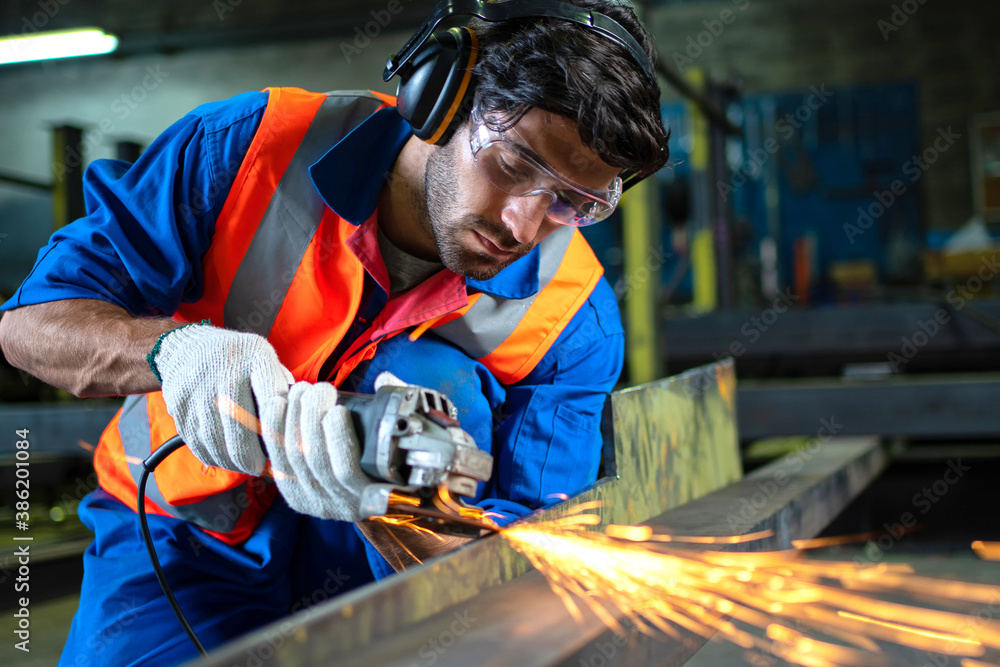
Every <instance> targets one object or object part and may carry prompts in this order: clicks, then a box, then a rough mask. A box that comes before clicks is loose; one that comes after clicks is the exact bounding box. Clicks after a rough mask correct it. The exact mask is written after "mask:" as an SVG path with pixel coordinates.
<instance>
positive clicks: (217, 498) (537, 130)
mask: <svg viewBox="0 0 1000 667" xmlns="http://www.w3.org/2000/svg"><path fill="white" fill-rule="evenodd" d="M529 5H530V7H531V8H534V9H535V12H534V14H535V15H527V16H520V17H517V16H516V12H513V13H511V14H510V15H508V16H506V18H507V20H500V21H497V20H495V19H496V18H497V16H493V17H492V18H491V19H490V21H472V22H470V19H469V17H468V16H464V17H454V16H452V17H447V19H446V20H445V21H444V22H443V23H441V25H440V26H439V27H438V28H437V29H436V30H435V31H434V34H433V36H432V37H430V38H429V39H426V40H425V41H424V42H423V43H422V45H421V44H418V46H420V49H419V50H418V51H417V52H416V53H407V52H406V49H404V53H402V54H400V58H398V59H397V61H396V62H395V63H390V69H392V68H395V70H397V71H398V74H399V76H401V77H403V80H404V84H403V86H402V87H401V89H400V94H399V101H398V107H396V106H393V101H392V100H390V99H385V98H384V97H383V96H380V95H373V94H367V93H365V94H362V93H350V94H348V93H335V94H329V95H325V94H314V93H307V92H305V91H301V90H297V89H269V90H267V91H264V92H260V93H248V94H244V95H239V96H237V97H235V98H233V99H230V100H227V101H224V102H219V103H212V104H207V105H204V106H201V107H199V108H198V109H196V110H194V111H193V112H192V113H190V114H189V115H187V116H185V117H184V118H183V119H181V120H180V121H178V122H177V123H175V124H174V125H173V126H171V127H170V128H169V129H168V130H166V131H165V132H164V133H163V134H162V135H161V136H160V137H159V138H158V139H156V141H154V142H153V144H152V145H151V146H150V147H149V149H148V150H147V151H146V152H145V153H144V154H143V156H142V157H141V158H140V159H139V160H138V161H137V162H136V163H135V164H134V165H128V164H125V163H122V162H118V161H108V160H101V161H97V162H95V163H93V164H92V165H91V166H90V167H89V169H88V170H87V174H86V181H85V187H86V192H87V210H88V214H87V216H86V217H85V218H83V219H81V220H78V221H76V222H74V223H73V224H71V225H69V226H67V227H66V228H64V229H62V230H60V231H59V232H57V233H56V234H55V235H54V236H53V237H52V239H51V241H50V243H49V245H48V246H47V247H46V248H44V249H43V250H42V251H41V252H40V254H39V258H38V261H37V263H36V265H35V267H34V269H33V271H32V273H31V274H30V275H29V276H28V278H27V279H26V280H25V282H24V284H23V285H22V286H21V288H20V289H19V290H18V292H17V293H16V294H15V295H14V296H13V297H12V298H11V300H10V301H9V302H8V303H7V304H6V305H5V306H4V308H5V309H6V310H7V312H6V314H5V316H4V318H3V320H2V321H0V345H2V348H3V351H4V353H5V354H6V355H7V358H8V359H9V360H10V361H11V363H13V364H14V365H16V366H18V367H20V368H23V369H25V370H27V371H29V372H31V373H32V374H34V375H37V376H38V377H39V378H41V379H43V380H45V381H46V382H49V383H50V384H52V385H55V386H57V387H62V388H65V389H67V390H69V391H71V392H72V393H74V394H76V395H78V396H108V395H126V396H129V398H128V399H127V400H126V403H125V405H124V407H123V410H122V411H121V412H120V413H119V414H118V415H117V416H116V417H115V419H114V420H113V421H112V422H111V424H110V425H109V426H108V428H107V430H106V431H105V433H104V435H103V436H102V438H101V441H100V444H99V446H98V448H97V451H96V454H95V467H96V468H97V471H98V474H99V479H100V488H99V489H97V490H96V491H94V492H93V493H91V494H90V495H88V496H87V497H86V498H85V499H84V500H83V502H82V503H81V505H80V516H81V518H82V520H83V521H84V522H85V523H86V524H87V525H88V526H89V527H91V528H92V529H93V530H94V532H95V535H96V539H95V541H94V543H93V544H92V545H91V546H90V548H89V549H88V551H87V554H86V556H85V576H84V584H83V591H82V596H81V603H80V610H79V611H78V613H77V615H76V617H75V619H74V622H73V626H72V630H71V633H70V637H69V640H68V642H67V645H66V648H65V650H64V653H63V656H62V661H61V663H60V664H64V665H93V664H101V665H104V664H135V663H140V662H142V663H144V664H145V663H157V664H175V663H178V662H181V661H183V660H185V659H188V658H190V657H192V656H193V655H194V648H193V646H192V645H191V644H190V643H189V642H188V640H187V638H186V637H185V636H184V634H183V633H182V632H181V631H180V628H179V626H178V623H177V621H176V620H175V619H174V617H173V615H172V613H171V610H170V608H169V607H168V604H167V601H166V600H165V599H164V597H163V595H162V594H161V592H160V590H159V587H158V585H157V582H156V580H155V578H154V576H153V572H152V568H151V566H150V563H149V560H148V558H147V554H146V551H145V549H144V546H143V544H142V542H141V540H140V539H139V537H138V530H137V519H136V514H135V508H136V506H137V504H136V503H137V501H136V481H135V480H136V478H137V476H138V471H139V466H138V465H137V461H141V460H142V459H143V458H145V457H147V456H148V455H149V454H150V453H151V452H152V451H154V450H155V449H156V448H157V447H159V446H160V445H162V444H163V443H164V442H165V441H166V440H168V439H169V438H171V437H173V436H174V435H176V434H179V435H180V436H181V437H182V438H183V440H184V442H185V443H186V444H187V448H182V449H180V450H178V451H177V452H175V453H174V454H172V455H171V456H169V457H168V458H167V459H165V460H164V461H163V463H162V464H161V465H160V467H159V468H157V470H156V473H155V476H154V477H155V480H154V482H151V484H150V487H149V489H150V490H149V492H148V494H147V500H146V507H147V511H148V512H150V513H151V515H150V526H151V531H152V534H153V540H154V543H155V546H156V551H157V553H158V554H159V558H160V560H161V562H162V563H163V565H164V570H165V573H166V578H167V581H168V582H169V583H170V585H171V587H172V588H173V589H174V591H175V593H176V595H177V598H178V602H179V605H180V607H181V609H182V610H183V611H184V613H185V615H186V616H187V618H188V620H189V621H190V622H191V624H192V625H193V627H194V629H195V631H196V632H197V634H198V636H199V637H200V639H201V641H202V642H203V644H204V645H205V646H206V647H208V648H211V647H213V646H218V645H220V644H222V643H224V642H226V641H227V640H229V639H232V638H233V637H236V636H238V635H240V634H242V633H245V632H247V631H249V630H252V629H253V628H256V627H259V626H261V625H263V624H265V623H268V622H270V621H273V620H275V619H278V618H281V617H282V616H284V615H287V614H288V613H289V612H290V611H295V610H297V609H300V608H302V607H303V606H307V605H309V604H312V603H314V602H317V601H319V600H322V599H325V598H326V597H328V596H329V595H331V594H333V593H334V592H339V591H344V590H347V589H348V588H351V587H355V586H357V585H360V584H363V583H366V582H368V581H370V580H372V578H373V574H372V572H373V570H374V571H375V572H376V573H377V574H379V575H381V574H384V573H387V572H389V571H391V570H390V569H389V568H388V567H387V565H386V560H383V559H382V556H385V557H386V558H387V559H388V562H389V563H391V564H392V565H393V567H397V568H398V567H401V566H404V565H406V564H408V563H410V562H412V560H413V559H412V556H411V555H410V553H412V554H413V555H414V556H416V557H417V558H425V557H429V556H433V555H435V554H439V553H442V552H445V551H447V550H449V549H453V548H455V547H456V546H458V545H460V544H462V543H463V542H464V540H460V539H458V538H446V539H444V540H443V541H439V540H435V539H428V538H424V537H421V536H420V535H419V534H416V533H414V532H409V533H403V532H399V533H397V535H396V539H398V541H399V543H401V544H404V545H405V546H406V548H407V550H408V551H407V550H404V549H401V548H397V542H396V540H395V539H391V536H389V535H388V534H387V532H386V531H385V530H384V529H383V527H382V526H376V525H374V524H371V523H367V522H361V521H360V519H361V518H362V517H361V515H360V514H359V507H358V498H359V494H360V492H361V490H362V489H363V488H364V486H365V485H367V484H369V483H371V482H372V481H373V480H372V479H371V478H368V477H367V476H366V475H364V473H363V472H361V470H360V468H359V465H358V443H357V438H356V434H355V433H354V432H353V427H352V425H351V421H350V418H349V416H348V415H347V414H346V412H345V411H344V409H343V408H341V407H338V406H336V399H337V388H336V387H340V388H342V389H345V388H346V389H351V390H355V391H361V392H371V391H373V385H374V382H375V378H376V377H379V376H380V374H381V373H382V372H383V371H391V372H392V373H393V374H394V375H396V376H397V377H398V378H400V379H401V380H403V381H405V382H409V383H413V384H416V385H422V386H428V387H433V388H436V389H438V390H440V391H442V392H443V393H445V394H447V395H448V396H450V397H451V398H452V399H453V400H454V401H455V402H456V403H457V404H458V406H459V415H460V420H461V423H462V426H463V428H465V429H466V430H467V431H468V432H469V433H470V434H471V435H472V436H473V437H474V439H475V440H476V443H477V445H478V446H479V447H480V448H481V449H483V450H485V451H487V452H489V453H490V454H492V456H493V459H494V462H495V464H494V473H493V477H492V478H491V479H490V481H489V482H488V483H486V484H480V493H479V494H478V497H476V498H474V499H472V500H473V501H474V502H476V503H477V504H478V505H479V506H481V507H483V508H485V509H488V510H491V511H492V512H494V514H495V516H497V517H498V519H497V521H498V522H499V523H505V522H507V521H510V520H512V519H514V518H516V517H518V516H523V515H525V514H527V513H528V512H529V511H531V510H532V509H534V508H537V507H539V506H541V505H543V504H545V503H547V502H550V501H551V500H552V498H553V497H554V496H555V495H556V494H569V493H573V492H575V491H577V490H578V489H580V488H581V487H583V486H584V485H586V484H588V483H590V482H592V481H594V479H595V477H596V473H597V468H598V462H599V456H600V449H601V439H600V434H599V420H600V412H601V408H602V405H603V403H604V400H605V397H606V394H607V392H608V391H609V390H610V388H611V387H612V386H613V384H614V383H615V381H616V380H617V378H618V375H619V372H620V370H621V365H622V355H623V344H622V330H621V325H620V321H619V317H618V313H617V307H616V302H615V298H614V295H613V294H612V292H611V290H610V288H609V287H608V285H607V283H606V282H605V281H604V280H603V279H602V278H601V275H602V269H601V267H600V265H599V263H598V262H597V261H596V259H595V258H594V256H593V253H592V252H591V251H590V249H589V247H588V246H587V244H586V242H585V241H583V239H582V237H581V235H580V233H579V231H577V230H576V229H574V227H576V226H582V225H587V224H591V223H593V222H597V221H599V220H602V219H604V218H606V217H607V216H608V215H609V214H610V213H611V211H612V210H613V209H614V208H615V206H616V205H617V203H618V199H619V197H620V194H621V188H622V180H621V179H622V177H625V178H626V179H628V178H631V179H638V178H642V177H645V176H647V175H649V174H651V173H652V172H654V171H655V170H657V169H658V168H659V167H660V166H662V165H663V164H664V162H665V161H666V156H667V151H666V139H667V137H666V133H665V131H664V129H663V127H662V124H661V120H660V113H659V89H658V87H657V84H656V80H655V76H654V75H653V72H652V65H651V60H652V57H653V52H652V48H651V46H650V42H649V38H648V35H647V34H646V33H645V32H644V30H643V29H642V27H641V26H640V25H639V23H638V22H637V21H636V19H635V16H634V14H633V13H632V11H631V10H630V9H628V8H626V7H623V6H620V5H612V4H610V3H607V2H603V1H597V0H577V2H576V3H575V4H574V5H570V4H567V3H561V2H559V3H557V2H552V3H520V2H515V3H511V5H510V6H509V7H514V8H515V9H516V8H518V7H520V8H521V9H520V12H521V14H524V13H526V12H525V9H524V8H525V7H526V6H529ZM490 7H493V8H495V7H503V5H483V6H482V7H480V10H481V11H486V9H488V8H490ZM509 7H508V9H509ZM484 8H486V9H484ZM580 8H584V9H583V10H581V9H580ZM439 10H440V11H444V12H446V10H442V9H441V8H439V9H438V10H436V12H438V11H439ZM543 10H544V11H543ZM586 10H594V12H600V14H597V13H591V12H590V11H586ZM487 13H488V12H487ZM529 14H530V12H529ZM537 14H545V16H538V15H537ZM602 14H603V16H602ZM499 16H504V15H502V14H501V15H499ZM573 17H575V18H573ZM581 17H582V18H581ZM449 21H450V23H449ZM612 22H613V23H614V24H616V25H612V26H611V27H610V28H609V27H608V25H609V24H610V23H612ZM591 24H594V25H599V26H604V28H603V30H602V29H598V28H595V27H592V25H591ZM449 25H451V26H452V27H451V28H449V27H448V26H449ZM456 25H457V26H458V27H455V26H456ZM616 26H617V27H616ZM616 30H617V31H619V33H618V34H616V32H615V31H616ZM625 32H627V33H628V34H627V35H624V36H623V34H620V33H625ZM609 35H610V36H609ZM424 37H426V35H424ZM417 41H418V42H419V41H420V40H417ZM407 58H409V60H408V61H407V62H405V63H404V62H402V61H403V60H407ZM456 63H457V64H456ZM421 68H423V69H421ZM434 86H437V88H434ZM404 119H406V120H404ZM413 333H416V334H420V335H419V336H413V335H408V334H413ZM400 334H402V335H400ZM246 414H249V415H251V416H256V417H258V418H259V429H254V428H250V427H248V423H249V422H248V420H247V419H245V418H237V417H239V416H240V415H243V416H244V417H245V415H246ZM251 421H252V420H251ZM258 431H259V434H258ZM268 461H270V465H271V469H272V470H273V471H274V481H271V479H270V477H266V476H264V475H263V473H264V470H265V466H266V465H267V464H268ZM356 522H357V523H356ZM355 524H356V525H357V526H358V529H359V530H360V533H362V534H363V535H364V537H365V538H366V539H362V538H361V536H360V535H359V533H358V531H356V530H355ZM373 545H374V548H373ZM376 548H377V550H378V551H376V550H375V549H376ZM369 559H370V564H369Z"/></svg>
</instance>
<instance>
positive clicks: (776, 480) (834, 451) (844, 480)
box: [206, 438, 887, 667]
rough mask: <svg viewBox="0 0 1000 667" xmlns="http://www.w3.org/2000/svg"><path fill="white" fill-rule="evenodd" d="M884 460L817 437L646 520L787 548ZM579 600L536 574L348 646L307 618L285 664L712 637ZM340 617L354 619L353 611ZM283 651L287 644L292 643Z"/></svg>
mask: <svg viewBox="0 0 1000 667" xmlns="http://www.w3.org/2000/svg"><path fill="white" fill-rule="evenodd" d="M886 462H887V455H886V452H885V450H884V449H883V447H882V446H881V445H880V444H879V443H878V441H877V440H876V439H874V438H863V439H843V440H839V441H830V442H828V443H822V442H820V441H819V440H817V441H815V442H814V443H812V444H810V445H808V446H806V447H805V448H803V449H802V450H801V451H799V452H797V453H794V454H791V455H789V456H787V457H785V458H783V459H781V460H779V461H777V462H775V463H772V464H770V465H768V466H766V467H764V468H761V469H759V470H757V471H754V472H753V473H751V474H750V475H748V476H747V477H746V478H744V479H743V480H741V481H740V482H737V483H735V484H732V485H730V486H728V487H726V488H724V489H720V490H718V491H715V492H714V493H711V494H709V495H706V496H702V497H701V498H699V499H696V500H693V501H691V502H689V503H686V504H685V505H682V506H680V507H677V508H675V509H672V510H669V511H667V512H664V513H662V514H660V515H659V516H657V517H655V518H654V519H652V520H650V521H646V522H644V523H646V524H648V525H653V526H669V527H670V529H671V531H673V532H675V533H679V534H688V535H731V534H747V533H750V532H756V531H759V530H764V529H771V530H772V531H774V534H773V536H772V537H771V538H768V539H766V540H761V541H758V542H752V543H747V544H744V545H734V547H733V548H742V549H753V550H764V549H767V550H771V549H784V548H788V547H789V546H790V542H791V540H792V539H799V538H807V537H813V536H815V535H817V534H819V533H820V532H821V531H822V529H823V528H824V527H825V526H826V525H827V523H829V522H830V521H831V520H832V519H833V518H834V517H835V516H836V515H837V514H838V513H839V512H840V511H841V510H842V509H843V508H844V507H846V506H847V505H848V504H849V503H850V502H851V500H852V499H853V498H854V497H855V496H856V495H857V494H858V493H860V491H861V490H863V489H864V488H865V487H866V486H867V485H868V484H869V482H871V480H872V479H874V478H875V477H876V476H877V475H878V474H879V473H880V472H881V470H882V469H883V467H884V466H885V465H886ZM491 539H502V538H491ZM360 606H361V605H358V607H360ZM581 607H583V608H584V620H583V622H582V623H577V622H576V621H574V620H573V618H572V617H571V616H570V614H569V612H568V611H567V610H566V608H565V606H564V605H563V603H562V602H561V600H560V599H559V598H558V597H557V596H556V595H555V594H554V593H552V591H551V590H550V589H549V586H548V583H547V582H546V581H545V579H544V578H543V577H542V576H541V575H540V574H539V573H537V572H531V573H528V574H525V575H523V576H521V577H519V578H517V579H515V580H513V581H510V582H508V583H506V584H504V585H502V586H497V587H494V588H491V589H489V590H486V591H484V592H482V593H481V594H480V595H478V596H475V597H474V598H471V599H468V600H465V601H462V602H460V603H458V604H456V605H453V606H451V607H449V608H447V609H444V610H442V611H441V612H439V613H437V614H435V615H433V616H431V617H429V618H426V619H422V620H420V621H417V622H415V623H413V624H410V625H408V626H406V627H402V628H399V629H398V630H396V631H395V632H393V633H391V634H389V635H386V636H384V637H382V639H381V640H380V641H376V642H369V643H366V644H364V645H357V646H355V647H354V648H352V649H349V650H344V649H343V647H341V646H340V645H339V644H336V643H335V642H334V641H332V638H331V637H330V635H329V634H327V633H326V629H327V628H326V627H325V626H324V625H323V624H320V623H316V622H309V623H307V624H305V626H304V627H305V629H306V632H303V633H302V638H301V641H298V635H296V634H295V633H293V632H291V631H290V632H289V633H288V637H287V639H286V642H287V644H288V645H290V647H289V649H288V650H287V652H284V653H282V658H281V659H280V660H279V661H278V662H281V664H286V661H287V664H336V665H338V667H371V666H372V665H379V666H384V667H412V666H413V665H426V664H429V661H430V660H431V659H432V658H433V661H434V664H436V665H439V666H440V667H467V666H468V665H490V666H491V667H543V666H548V665H572V666H573V667H578V666H579V665H581V664H582V665H594V664H601V665H607V666H611V665H615V666H629V667H631V666H640V665H642V666H645V665H680V664H683V663H684V662H685V661H686V660H687V659H688V658H689V657H690V656H692V655H693V654H694V653H695V652H697V651H698V650H699V649H700V647H701V646H702V645H703V644H704V643H705V639H704V638H701V637H698V636H695V635H691V634H685V635H684V640H683V641H676V640H665V639H660V638H653V637H649V636H646V635H640V634H635V635H633V636H631V637H627V638H619V637H617V636H615V634H614V633H612V632H611V631H610V630H608V629H607V627H606V626H605V625H604V623H602V622H601V620H600V619H598V618H597V617H596V616H595V615H594V614H593V613H591V612H590V611H589V610H586V608H585V606H584V605H581ZM357 610H358V608H355V611H357ZM323 616H324V617H325V616H326V614H323ZM341 623H343V624H345V625H352V617H347V618H344V619H343V620H342V621H341ZM300 629H301V628H300ZM264 636H265V637H266V636H267V634H266V633H265V635H264ZM273 637H274V635H272V636H271V638H272V640H273ZM264 646H265V644H263V643H262V642H260V638H258V644H257V645H256V647H251V646H249V645H244V646H241V649H242V650H241V651H239V652H235V651H234V652H229V653H227V654H226V655H225V656H223V655H220V656H218V657H217V658H216V659H215V661H214V662H210V663H206V664H213V665H227V667H228V666H229V665H232V664H234V661H236V660H238V659H241V658H242V659H244V660H245V659H246V658H247V656H248V651H249V655H251V656H254V655H260V654H261V652H262V651H261V649H262V648H263V647H264ZM278 651H285V647H284V645H283V646H282V647H281V648H279V649H278ZM265 653H266V651H265ZM276 655H277V652H276ZM598 656H600V657H598ZM263 664H270V662H269V661H266V660H265V661H264V663H263Z"/></svg>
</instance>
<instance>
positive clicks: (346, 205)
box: [309, 107, 540, 299]
mask: <svg viewBox="0 0 1000 667" xmlns="http://www.w3.org/2000/svg"><path fill="white" fill-rule="evenodd" d="M411 134H412V132H411V130H410V126H409V124H407V122H406V121H405V120H403V119H402V117H400V115H399V113H397V112H396V109H395V108H392V107H387V108H384V109H381V110H379V111H377V112H375V113H374V114H372V115H371V116H369V117H368V118H366V119H365V120H364V121H363V122H362V123H361V124H360V125H358V126H357V127H356V128H354V130H352V131H351V132H350V133H349V134H348V135H347V136H345V137H344V138H343V139H341V140H340V141H339V142H338V143H337V144H336V145H334V147H333V148H331V149H330V150H328V151H327V152H326V154H325V155H323V157H321V158H320V159H319V160H317V161H316V163H315V164H313V165H312V166H311V167H310V168H309V175H310V177H311V178H312V182H313V185H314V186H315V187H316V191H317V192H319V194H320V196H321V197H322V198H323V201H324V202H326V205H327V206H329V207H330V208H331V209H332V210H333V212H334V213H336V214H337V215H339V216H340V217H341V218H343V219H344V220H346V221H348V222H349V223H351V224H353V225H360V224H362V223H363V222H364V221H365V220H367V219H368V218H370V217H371V216H372V214H373V213H374V212H375V207H376V206H377V205H378V196H379V193H380V192H381V191H382V185H383V184H384V183H385V176H386V174H388V173H389V171H390V170H391V169H392V165H393V163H394V162H395V161H396V157H397V156H398V155H399V152H400V151H401V150H403V145H404V144H406V142H407V140H409V138H410V136H411ZM539 257H540V251H539V248H538V247H535V248H534V249H533V250H532V251H531V252H530V253H528V254H527V255H526V256H525V257H522V258H521V259H519V260H517V261H516V262H514V263H513V264H511V265H510V266H508V267H507V268H506V269H504V270H503V271H501V272H500V273H498V274H497V275H496V276H494V277H493V278H490V279H489V280H472V279H471V278H466V280H465V283H466V285H467V286H468V287H469V288H470V289H473V290H477V291H480V292H485V293H487V294H491V295H493V296H496V297H500V298H504V299H524V298H527V297H529V296H531V295H533V294H535V293H536V292H538V268H539Z"/></svg>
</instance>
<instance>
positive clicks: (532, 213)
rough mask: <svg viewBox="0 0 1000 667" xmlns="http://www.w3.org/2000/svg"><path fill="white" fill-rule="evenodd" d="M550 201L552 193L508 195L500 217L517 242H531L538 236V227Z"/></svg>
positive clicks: (543, 218)
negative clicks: (522, 195) (523, 195)
mask: <svg viewBox="0 0 1000 667" xmlns="http://www.w3.org/2000/svg"><path fill="white" fill-rule="evenodd" d="M551 203H552V195H549V194H544V193H543V194H537V195H531V196H529V197H513V196H512V197H508V198H507V203H506V204H505V205H504V207H503V211H502V212H501V214H500V219H501V220H502V221H503V223H504V224H505V225H506V226H507V229H509V230H510V233H511V234H513V235H514V238H515V239H517V242H518V243H531V242H532V241H534V240H535V237H537V236H538V228H539V227H541V226H542V223H543V222H544V221H545V213H546V212H547V211H548V210H549V204H551Z"/></svg>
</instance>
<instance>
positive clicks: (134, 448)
mask: <svg viewBox="0 0 1000 667" xmlns="http://www.w3.org/2000/svg"><path fill="white" fill-rule="evenodd" d="M147 404H148V402H147V399H146V394H142V395H139V396H129V397H128V398H126V399H125V403H124V405H122V416H121V419H120V420H119V421H118V435H119V436H121V439H122V448H123V449H124V450H125V455H126V456H128V457H130V458H132V460H133V461H135V462H133V461H129V462H128V471H129V473H130V474H131V475H132V479H133V481H135V484H136V486H138V485H139V476H140V475H141V474H142V465H141V463H140V461H143V460H145V459H146V458H147V457H148V456H149V454H150V452H151V451H152V450H151V445H150V441H149V438H150V435H149V434H150V426H149V412H148V410H147ZM246 490H247V483H246V482H244V483H243V484H241V485H240V486H238V487H236V488H233V489H229V490H228V491H223V492H220V493H216V494H215V495H213V496H211V497H209V498H206V499H205V500H202V501H201V502H197V503H191V504H188V505H171V504H170V503H168V502H167V501H166V500H165V499H164V497H163V494H162V493H160V487H159V486H158V485H157V483H156V473H153V474H152V475H150V476H149V479H147V480H146V497H147V498H149V499H150V500H152V501H153V502H154V503H156V504H157V505H159V506H160V508H161V509H163V510H164V511H165V512H167V513H168V514H170V515H171V516H173V517H175V518H178V519H183V520H185V521H190V522H191V523H193V524H195V525H198V526H201V527H202V528H206V529H208V530H214V531H217V532H220V533H228V532H229V531H231V530H233V529H234V528H235V527H236V522H238V521H239V520H240V516H242V514H243V510H244V508H245V507H246V506H247V504H248V502H247V498H246ZM241 493H242V494H244V495H243V496H242V498H241V496H240V494H241ZM241 499H242V500H243V502H242V503H240V502H239V500H241Z"/></svg>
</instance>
